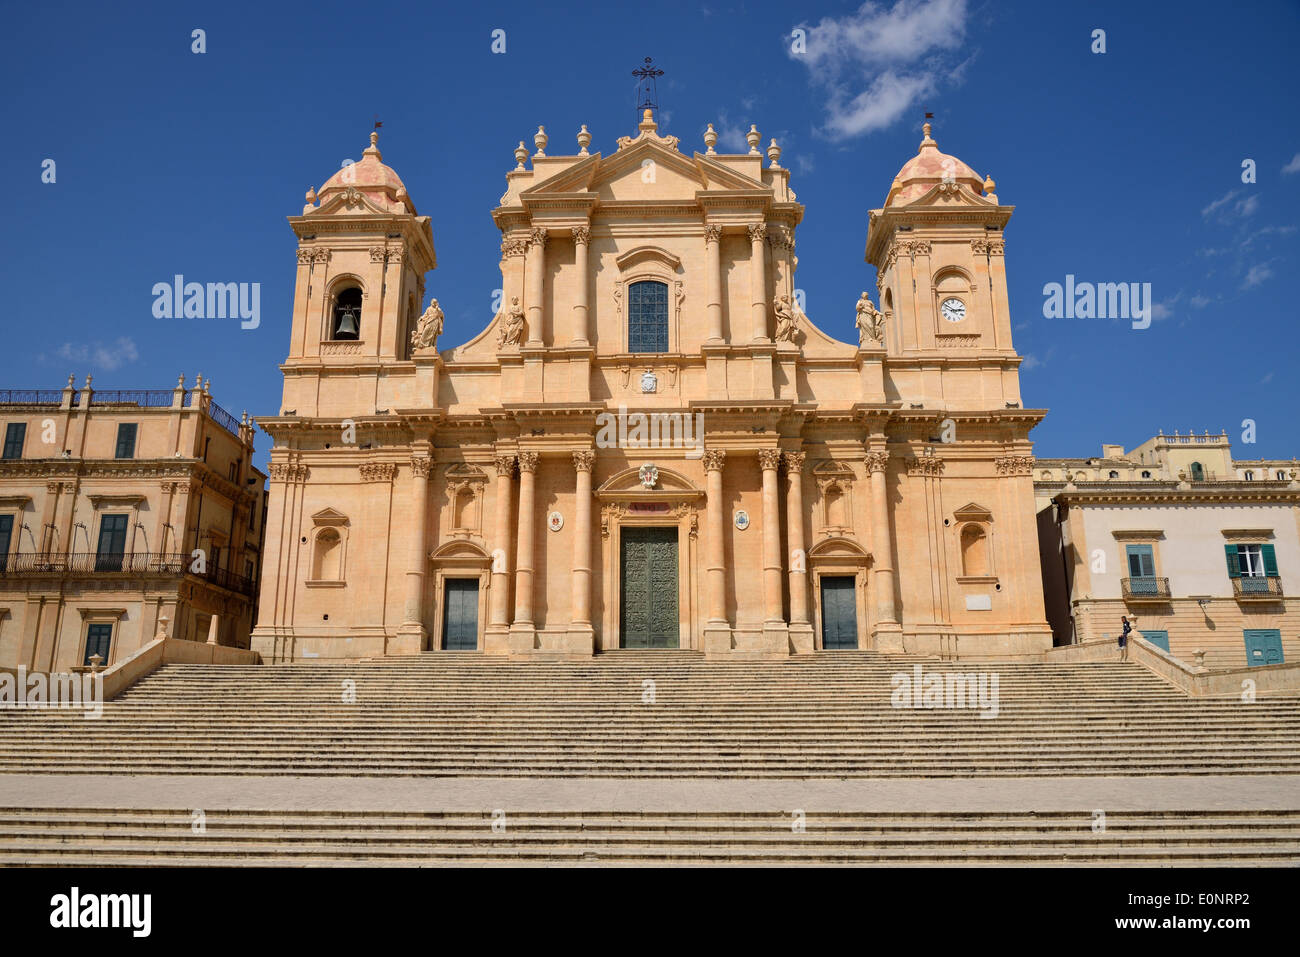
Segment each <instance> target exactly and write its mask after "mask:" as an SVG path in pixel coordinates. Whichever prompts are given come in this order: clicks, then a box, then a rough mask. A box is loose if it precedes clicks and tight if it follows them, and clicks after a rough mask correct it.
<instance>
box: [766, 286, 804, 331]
mask: <svg viewBox="0 0 1300 957" xmlns="http://www.w3.org/2000/svg"><path fill="white" fill-rule="evenodd" d="M772 309H773V311H775V312H776V341H777V342H794V341H795V339H796V338H797V337H798V336H799V317H800V315H801V312H800V311H799V306H798V304H796V303H793V302H791V301H790V297H789V296H777V297H776V301H775V302H774V303H773V305H772Z"/></svg>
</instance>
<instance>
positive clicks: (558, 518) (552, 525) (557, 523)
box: [546, 512, 564, 532]
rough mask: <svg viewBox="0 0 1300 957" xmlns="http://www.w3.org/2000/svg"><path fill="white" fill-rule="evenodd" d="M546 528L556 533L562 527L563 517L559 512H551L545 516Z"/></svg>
mask: <svg viewBox="0 0 1300 957" xmlns="http://www.w3.org/2000/svg"><path fill="white" fill-rule="evenodd" d="M546 527H547V528H549V529H550V530H551V531H553V532H558V531H559V530H560V529H562V528H563V527H564V516H563V515H561V514H560V513H559V512H552V513H551V514H550V515H547V516H546Z"/></svg>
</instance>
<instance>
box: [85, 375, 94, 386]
mask: <svg viewBox="0 0 1300 957" xmlns="http://www.w3.org/2000/svg"><path fill="white" fill-rule="evenodd" d="M93 379H94V377H93V376H86V385H85V388H87V389H89V388H90V383H91V382H92V381H93Z"/></svg>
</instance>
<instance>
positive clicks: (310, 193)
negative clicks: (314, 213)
mask: <svg viewBox="0 0 1300 957" xmlns="http://www.w3.org/2000/svg"><path fill="white" fill-rule="evenodd" d="M306 199H307V202H308V203H314V202H316V187H315V186H308V187H307V196H306Z"/></svg>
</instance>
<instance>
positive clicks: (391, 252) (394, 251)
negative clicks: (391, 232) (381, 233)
mask: <svg viewBox="0 0 1300 957" xmlns="http://www.w3.org/2000/svg"><path fill="white" fill-rule="evenodd" d="M388 261H389V262H390V263H400V262H401V261H402V247H401V246H389V247H388Z"/></svg>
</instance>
